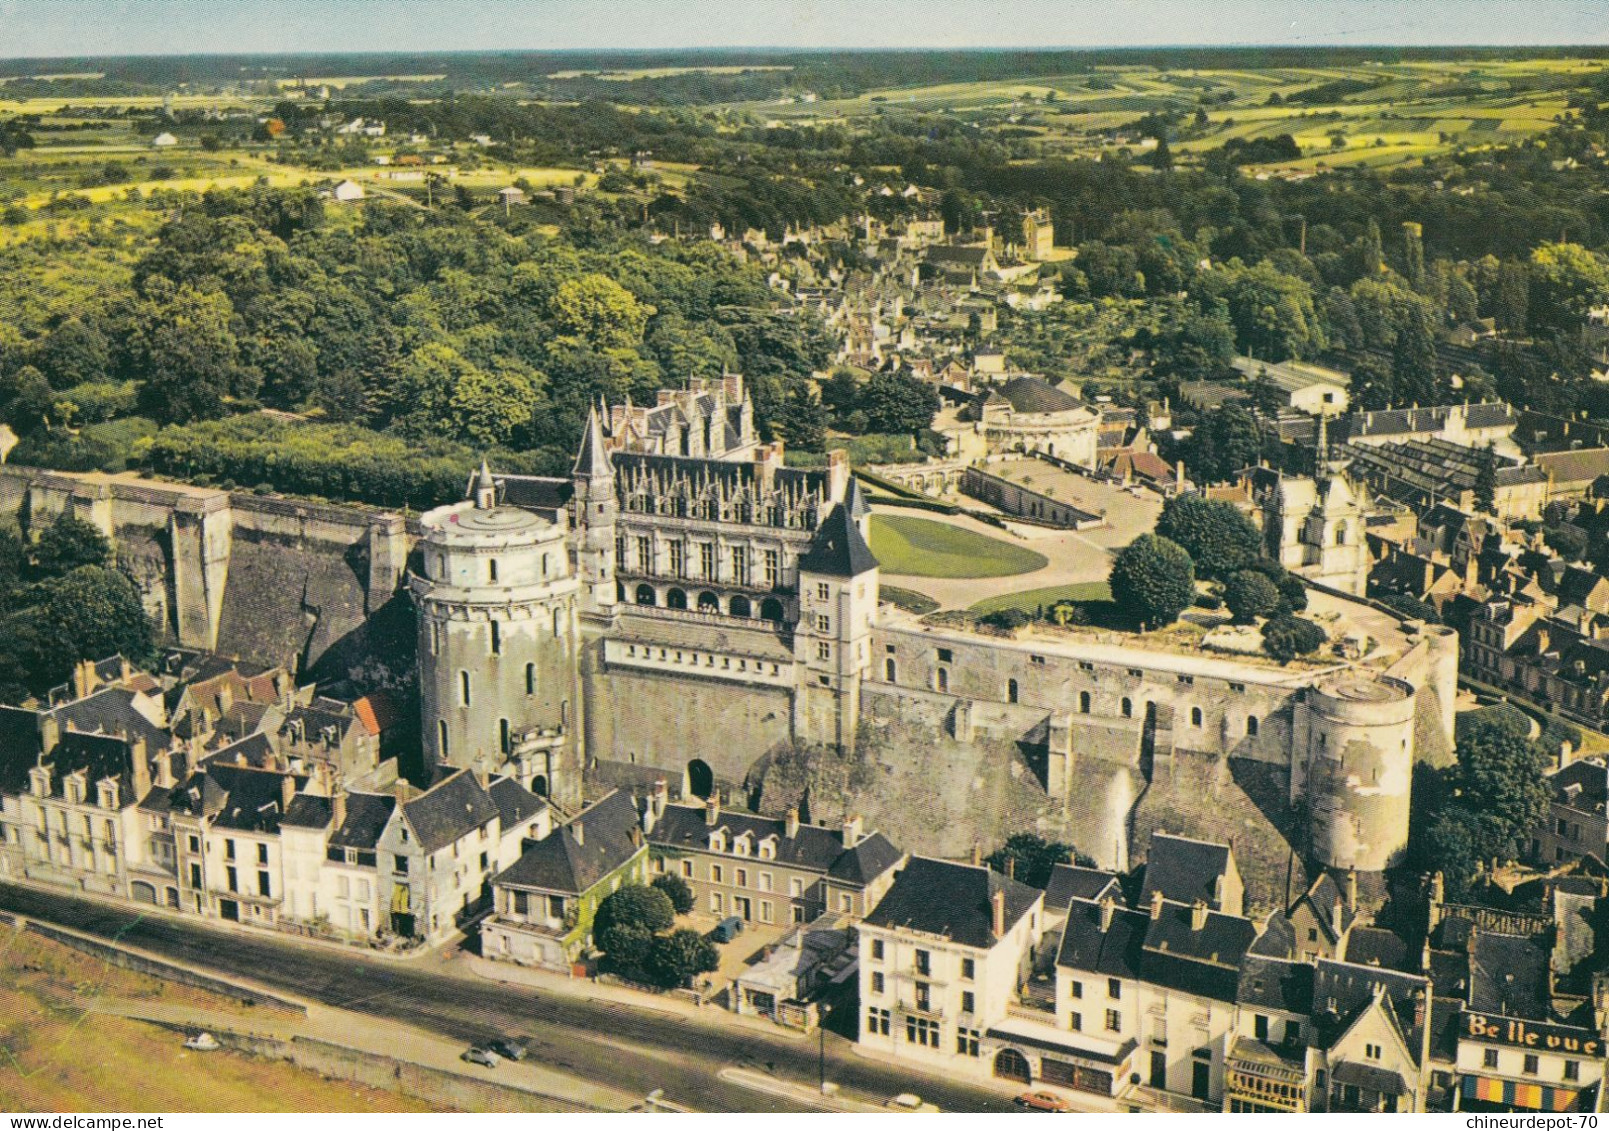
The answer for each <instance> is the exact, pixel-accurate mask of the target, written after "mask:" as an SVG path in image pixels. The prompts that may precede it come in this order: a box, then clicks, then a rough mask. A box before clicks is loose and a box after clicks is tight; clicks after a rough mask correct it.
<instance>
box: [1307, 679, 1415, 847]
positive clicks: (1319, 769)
mask: <svg viewBox="0 0 1609 1131" xmlns="http://www.w3.org/2000/svg"><path fill="white" fill-rule="evenodd" d="M1414 700H1415V693H1414V689H1413V688H1412V687H1411V686H1410V685H1409V684H1407V683H1404V682H1403V681H1402V680H1399V679H1394V678H1391V677H1386V676H1381V677H1373V676H1369V675H1364V674H1361V673H1349V674H1346V675H1342V676H1339V677H1337V678H1335V679H1333V680H1329V681H1326V682H1324V683H1321V684H1319V685H1318V686H1316V687H1313V688H1310V689H1309V690H1308V692H1307V695H1306V697H1305V702H1304V704H1303V711H1304V713H1305V715H1306V722H1307V726H1306V728H1305V729H1306V750H1305V755H1306V758H1305V761H1306V765H1307V774H1306V777H1307V802H1308V814H1309V819H1310V823H1311V835H1312V849H1313V854H1314V855H1315V856H1316V857H1317V858H1318V860H1319V862H1320V863H1321V864H1322V865H1324V866H1325V867H1328V868H1356V869H1357V870H1358V871H1360V872H1380V871H1384V870H1385V869H1386V868H1388V867H1390V866H1391V865H1393V864H1395V863H1397V861H1398V860H1399V859H1400V858H1401V856H1402V852H1403V850H1404V849H1405V848H1406V847H1407V845H1408V804H1409V792H1410V787H1411V786H1412V783H1413V744H1414V710H1415V703H1414Z"/></svg>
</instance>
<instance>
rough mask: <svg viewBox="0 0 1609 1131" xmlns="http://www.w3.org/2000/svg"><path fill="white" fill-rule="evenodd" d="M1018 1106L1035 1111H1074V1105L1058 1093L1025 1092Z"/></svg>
mask: <svg viewBox="0 0 1609 1131" xmlns="http://www.w3.org/2000/svg"><path fill="white" fill-rule="evenodd" d="M1017 1105H1018V1106H1019V1107H1028V1108H1033V1109H1034V1110H1035V1111H1072V1110H1073V1105H1072V1104H1070V1103H1068V1102H1067V1097H1066V1096H1063V1095H1059V1094H1057V1093H1056V1092H1043V1091H1041V1092H1024V1093H1023V1094H1022V1095H1020V1096H1018V1097H1017Z"/></svg>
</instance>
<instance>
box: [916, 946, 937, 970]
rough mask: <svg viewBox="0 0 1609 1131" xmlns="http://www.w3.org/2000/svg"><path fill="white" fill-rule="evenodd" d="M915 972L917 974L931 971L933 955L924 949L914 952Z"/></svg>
mask: <svg viewBox="0 0 1609 1131" xmlns="http://www.w3.org/2000/svg"><path fill="white" fill-rule="evenodd" d="M916 972H917V973H918V974H931V973H933V956H932V955H931V954H929V953H928V952H927V951H925V950H919V951H917V952H916Z"/></svg>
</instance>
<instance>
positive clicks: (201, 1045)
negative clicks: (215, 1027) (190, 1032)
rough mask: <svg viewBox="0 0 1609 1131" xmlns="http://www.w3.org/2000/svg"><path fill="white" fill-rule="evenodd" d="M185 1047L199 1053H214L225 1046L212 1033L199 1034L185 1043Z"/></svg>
mask: <svg viewBox="0 0 1609 1131" xmlns="http://www.w3.org/2000/svg"><path fill="white" fill-rule="evenodd" d="M184 1047H185V1048H187V1049H195V1050H196V1051H197V1052H213V1051H214V1050H216V1049H221V1048H223V1045H222V1044H220V1043H219V1042H218V1038H217V1037H214V1036H213V1035H212V1034H211V1033H197V1034H196V1035H195V1036H193V1037H191V1038H190V1039H189V1040H187V1041H185V1042H184Z"/></svg>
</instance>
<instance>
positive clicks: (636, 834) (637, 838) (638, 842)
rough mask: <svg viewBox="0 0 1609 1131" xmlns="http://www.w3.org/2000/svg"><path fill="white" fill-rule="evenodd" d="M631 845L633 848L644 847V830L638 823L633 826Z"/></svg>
mask: <svg viewBox="0 0 1609 1131" xmlns="http://www.w3.org/2000/svg"><path fill="white" fill-rule="evenodd" d="M631 845H632V847H633V848H641V847H642V830H641V829H639V828H638V827H637V826H636V825H632V826H631Z"/></svg>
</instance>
